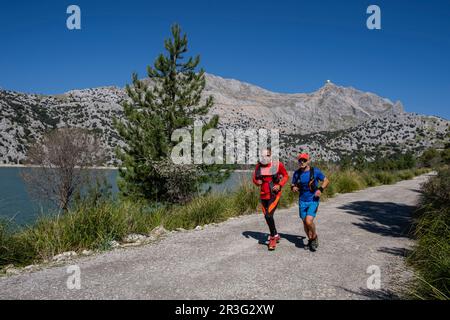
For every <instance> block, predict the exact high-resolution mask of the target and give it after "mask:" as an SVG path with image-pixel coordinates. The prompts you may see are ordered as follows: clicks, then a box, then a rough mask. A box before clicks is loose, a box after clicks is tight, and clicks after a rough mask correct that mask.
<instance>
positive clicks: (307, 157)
mask: <svg viewBox="0 0 450 320" xmlns="http://www.w3.org/2000/svg"><path fill="white" fill-rule="evenodd" d="M300 159H305V160H309V154H307V153H300V154H299V155H298V156H297V160H300Z"/></svg>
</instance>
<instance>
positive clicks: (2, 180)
mask: <svg viewBox="0 0 450 320" xmlns="http://www.w3.org/2000/svg"><path fill="white" fill-rule="evenodd" d="M21 170H30V168H21V167H0V218H6V219H8V220H10V219H12V220H13V221H14V223H15V224H18V225H26V224H31V223H33V222H34V221H35V220H36V219H37V218H38V217H39V215H42V214H48V211H49V210H48V205H47V208H46V206H45V205H44V204H43V203H40V202H39V201H36V200H34V199H32V198H31V197H30V195H29V194H28V191H27V187H26V184H25V183H24V181H23V180H22V178H21V177H20V172H21ZM92 170H101V171H102V172H103V173H104V175H105V177H106V179H107V181H108V183H109V184H110V185H111V187H112V193H113V194H117V192H118V188H117V183H116V179H117V175H118V171H117V170H116V169H92ZM250 176H251V173H250V172H243V171H238V172H233V173H232V174H231V176H230V177H229V178H228V180H226V181H225V182H224V183H222V184H220V185H212V186H211V187H212V191H213V192H224V191H233V190H234V189H235V188H236V187H237V186H239V184H240V182H241V181H243V180H246V179H250Z"/></svg>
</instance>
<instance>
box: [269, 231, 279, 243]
mask: <svg viewBox="0 0 450 320" xmlns="http://www.w3.org/2000/svg"><path fill="white" fill-rule="evenodd" d="M274 238H275V240H276V241H277V243H279V242H280V239H281V237H280V235H279V234H278V233H277V234H276V235H275V236H274ZM269 241H270V234H269V236H268V237H267V243H269Z"/></svg>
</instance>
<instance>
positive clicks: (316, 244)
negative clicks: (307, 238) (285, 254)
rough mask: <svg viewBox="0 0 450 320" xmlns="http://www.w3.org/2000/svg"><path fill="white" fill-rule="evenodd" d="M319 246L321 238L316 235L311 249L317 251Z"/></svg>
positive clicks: (310, 246)
mask: <svg viewBox="0 0 450 320" xmlns="http://www.w3.org/2000/svg"><path fill="white" fill-rule="evenodd" d="M318 247H319V238H318V237H317V236H316V238H315V239H313V240H311V244H310V245H309V249H310V250H311V251H316V250H317V248H318Z"/></svg>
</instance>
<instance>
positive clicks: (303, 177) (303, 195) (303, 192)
mask: <svg viewBox="0 0 450 320" xmlns="http://www.w3.org/2000/svg"><path fill="white" fill-rule="evenodd" d="M309 174H310V173H309V170H308V171H301V170H300V169H299V170H296V171H295V172H294V175H293V176H292V184H297V183H299V184H300V188H299V189H300V196H299V200H300V201H303V202H311V201H319V198H317V197H315V196H314V193H313V192H311V190H309V186H308V183H309ZM323 180H325V175H324V174H323V173H322V171H320V170H319V169H317V168H314V183H315V184H316V186H317V185H318V183H319V181H323Z"/></svg>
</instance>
